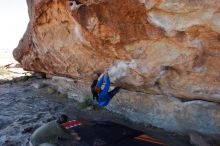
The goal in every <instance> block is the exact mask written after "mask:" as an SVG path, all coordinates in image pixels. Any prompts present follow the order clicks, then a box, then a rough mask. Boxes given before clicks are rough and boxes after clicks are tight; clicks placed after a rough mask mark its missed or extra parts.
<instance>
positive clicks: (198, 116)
mask: <svg viewBox="0 0 220 146" xmlns="http://www.w3.org/2000/svg"><path fill="white" fill-rule="evenodd" d="M47 83H49V84H51V85H52V86H54V88H56V89H57V90H58V91H59V92H68V96H69V97H70V98H72V99H75V100H77V101H79V102H83V101H85V100H86V99H88V97H90V98H91V99H92V95H91V91H90V84H91V83H90V82H85V81H77V82H76V81H74V80H72V79H69V78H64V77H53V78H52V80H51V81H50V80H49V81H48V82H47ZM107 109H108V110H110V111H113V112H116V113H119V114H120V115H123V116H124V117H126V118H128V119H130V120H132V121H133V122H135V123H137V124H143V123H144V124H146V125H148V124H150V125H153V126H157V127H159V128H164V129H166V130H169V131H175V132H181V133H184V134H191V133H192V132H199V133H203V134H206V135H208V136H210V137H213V138H216V139H217V140H219V135H220V124H219V123H220V106H219V105H218V104H217V103H212V102H207V101H200V100H195V101H187V102H183V101H181V100H179V99H177V98H174V97H168V96H165V95H151V94H146V93H140V92H139V93H138V92H132V91H127V90H121V91H120V92H119V93H118V94H117V95H116V96H115V97H114V98H113V99H112V101H111V102H110V104H109V105H108V106H107ZM197 142H199V141H197Z"/></svg>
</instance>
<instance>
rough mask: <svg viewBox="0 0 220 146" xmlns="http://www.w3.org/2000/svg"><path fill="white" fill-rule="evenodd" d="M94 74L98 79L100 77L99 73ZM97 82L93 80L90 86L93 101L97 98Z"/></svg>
mask: <svg viewBox="0 0 220 146" xmlns="http://www.w3.org/2000/svg"><path fill="white" fill-rule="evenodd" d="M95 74H96V75H97V76H98V78H99V76H100V75H101V73H99V72H98V73H97V72H96V73H95ZM97 82H98V80H93V82H92V85H91V92H92V95H93V99H95V98H98V92H97V91H96V84H97Z"/></svg>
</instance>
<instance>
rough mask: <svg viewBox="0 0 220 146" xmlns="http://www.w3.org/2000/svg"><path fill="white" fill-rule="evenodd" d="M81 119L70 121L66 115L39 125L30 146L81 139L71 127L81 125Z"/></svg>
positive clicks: (48, 145)
mask: <svg viewBox="0 0 220 146" xmlns="http://www.w3.org/2000/svg"><path fill="white" fill-rule="evenodd" d="M80 124H81V123H80V121H79V120H72V121H68V117H67V116H66V115H61V116H60V117H59V118H58V120H54V121H51V122H49V123H46V124H44V125H43V126H41V127H39V128H38V129H37V130H36V131H35V132H34V133H33V134H32V136H31V138H30V142H29V143H30V146H56V145H58V142H59V140H64V141H65V140H80V137H79V136H78V134H77V133H76V132H73V131H72V130H71V131H70V128H72V127H75V126H78V125H80Z"/></svg>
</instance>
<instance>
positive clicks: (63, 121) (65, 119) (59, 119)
mask: <svg viewBox="0 0 220 146" xmlns="http://www.w3.org/2000/svg"><path fill="white" fill-rule="evenodd" d="M67 120H68V116H67V115H64V114H62V115H60V117H59V118H58V119H57V123H59V124H63V123H66V122H67Z"/></svg>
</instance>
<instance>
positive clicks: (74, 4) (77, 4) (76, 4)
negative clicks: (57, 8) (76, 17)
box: [70, 0, 83, 10]
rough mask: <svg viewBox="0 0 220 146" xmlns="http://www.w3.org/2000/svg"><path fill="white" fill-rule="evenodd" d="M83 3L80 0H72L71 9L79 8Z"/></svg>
mask: <svg viewBox="0 0 220 146" xmlns="http://www.w3.org/2000/svg"><path fill="white" fill-rule="evenodd" d="M82 5H83V4H82V3H81V2H79V0H70V7H71V10H76V9H78V8H79V7H80V6H82Z"/></svg>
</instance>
